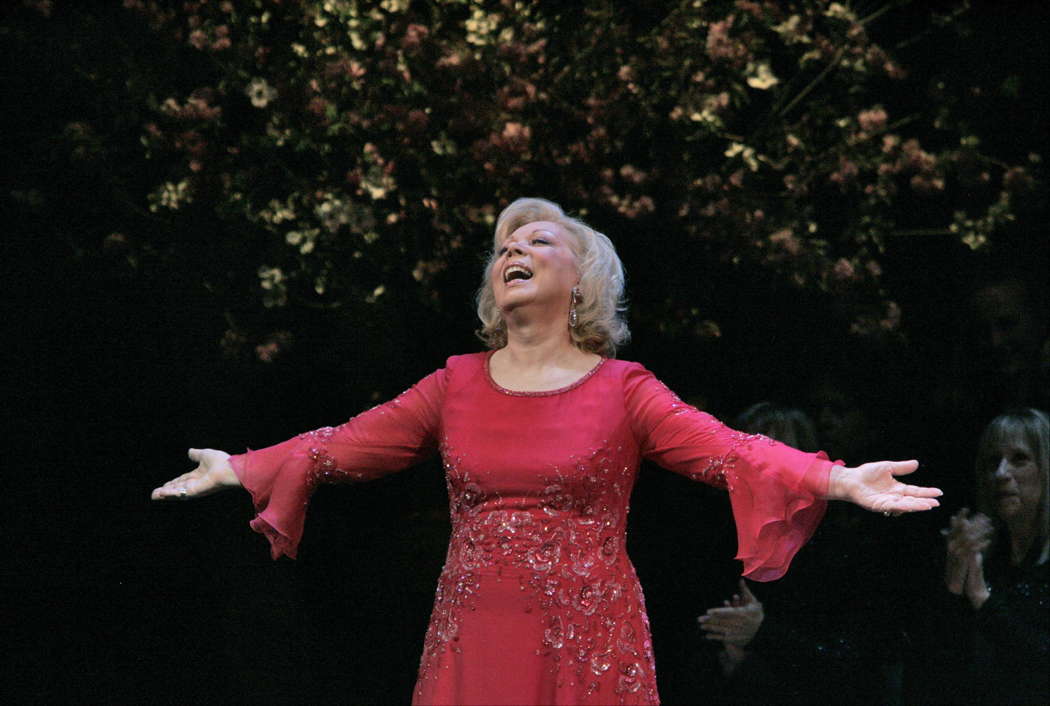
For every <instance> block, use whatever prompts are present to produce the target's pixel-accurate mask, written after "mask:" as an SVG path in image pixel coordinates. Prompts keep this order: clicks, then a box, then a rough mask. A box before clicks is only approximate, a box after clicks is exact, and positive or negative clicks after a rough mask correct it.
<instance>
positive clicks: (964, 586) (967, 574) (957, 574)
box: [941, 507, 994, 608]
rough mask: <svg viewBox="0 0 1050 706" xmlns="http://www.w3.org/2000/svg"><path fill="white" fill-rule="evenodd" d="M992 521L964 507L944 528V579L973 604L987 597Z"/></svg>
mask: <svg viewBox="0 0 1050 706" xmlns="http://www.w3.org/2000/svg"><path fill="white" fill-rule="evenodd" d="M993 533H994V527H993V526H992V521H991V520H990V519H988V517H986V516H985V515H982V514H981V513H979V512H976V513H973V514H972V515H971V514H970V510H969V509H968V508H965V507H964V508H962V509H961V510H959V511H958V512H957V513H955V514H954V515H952V518H951V520H950V521H949V523H948V527H947V528H945V529H943V530H941V534H943V535H944V537H945V540H946V545H947V547H946V548H947V553H948V556H947V561H946V563H945V569H944V583H945V586H947V588H948V590H949V591H951V592H952V593H954V594H955V595H957V596H958V595H962V594H964V593H965V594H966V597H967V598H968V599H970V603H971V604H972V605H973V607H974V608H980V607H981V606H982V605H984V602H985V601H986V600H988V595H989V592H988V585H987V584H986V583H985V580H984V551H985V550H986V549H987V548H988V546H989V545H990V544H991V542H992V535H993Z"/></svg>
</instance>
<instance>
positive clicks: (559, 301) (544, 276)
mask: <svg viewBox="0 0 1050 706" xmlns="http://www.w3.org/2000/svg"><path fill="white" fill-rule="evenodd" d="M572 238H573V236H572V235H571V234H569V233H568V232H567V231H566V230H565V229H564V228H562V227H561V226H560V225H558V224H557V223H553V222H551V221H534V222H532V223H526V224H525V225H523V226H521V227H520V228H518V229H516V230H515V231H514V232H512V233H511V234H510V235H508V236H507V237H506V239H505V240H504V241H503V242H502V243H500V244H498V245H497V249H496V261H495V263H494V264H493V266H492V272H491V275H490V277H491V279H490V283H491V285H492V291H493V294H495V297H496V306H497V307H499V309H500V310H501V311H502V312H503V313H504V314H507V313H509V312H511V311H513V310H514V309H516V308H518V307H521V306H526V305H530V304H540V305H544V306H545V307H546V308H548V309H550V310H551V311H552V312H555V313H556V312H560V311H561V310H562V309H564V310H565V311H566V312H567V311H568V309H569V297H570V293H571V292H572V288H573V287H575V286H576V285H577V284H578V283H579V280H580V275H579V272H578V271H577V269H576V254H575V253H574V252H573V249H572V245H573V240H572Z"/></svg>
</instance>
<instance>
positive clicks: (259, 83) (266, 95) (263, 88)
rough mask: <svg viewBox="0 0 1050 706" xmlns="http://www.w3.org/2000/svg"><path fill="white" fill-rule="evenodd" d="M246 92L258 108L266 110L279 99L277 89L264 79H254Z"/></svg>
mask: <svg viewBox="0 0 1050 706" xmlns="http://www.w3.org/2000/svg"><path fill="white" fill-rule="evenodd" d="M244 92H245V94H247V96H248V98H249V99H250V100H251V102H252V105H254V106H255V107H256V108H265V107H266V106H267V105H269V103H270V102H271V101H273V100H276V98H277V89H275V88H273V87H272V86H271V85H270V84H268V83H267V82H266V79H264V78H253V79H252V82H251V83H249V84H248V87H247V88H246V89H244Z"/></svg>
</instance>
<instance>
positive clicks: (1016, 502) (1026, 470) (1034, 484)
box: [992, 438, 1042, 521]
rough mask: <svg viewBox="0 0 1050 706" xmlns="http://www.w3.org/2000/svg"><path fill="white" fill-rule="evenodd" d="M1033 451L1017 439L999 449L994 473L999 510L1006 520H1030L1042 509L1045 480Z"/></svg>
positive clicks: (1010, 440) (1004, 443)
mask: <svg viewBox="0 0 1050 706" xmlns="http://www.w3.org/2000/svg"><path fill="white" fill-rule="evenodd" d="M1032 451H1033V450H1032V449H1031V448H1029V447H1028V444H1027V443H1025V442H1024V441H1023V440H1022V439H1018V438H1013V439H1008V440H1006V441H1004V442H1003V443H1002V444H1001V445H1000V447H999V464H998V466H996V467H995V468H994V469H993V470H992V473H993V474H994V478H993V483H994V485H993V488H994V493H995V495H994V497H995V507H996V510H997V511H998V512H999V516H1000V517H1002V518H1003V519H1004V520H1007V521H1009V520H1011V519H1013V518H1016V517H1019V516H1028V515H1030V514H1032V513H1034V512H1035V511H1036V510H1037V509H1038V507H1039V500H1040V498H1041V497H1042V479H1041V478H1040V477H1039V468H1038V467H1037V466H1036V463H1035V454H1034V453H1032Z"/></svg>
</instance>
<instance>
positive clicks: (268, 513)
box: [230, 368, 446, 559]
mask: <svg viewBox="0 0 1050 706" xmlns="http://www.w3.org/2000/svg"><path fill="white" fill-rule="evenodd" d="M445 386H446V370H445V369H444V368H443V369H441V370H438V371H436V372H434V373H431V374H430V375H428V376H427V377H425V378H423V379H422V380H420V381H419V382H418V383H417V384H415V385H413V386H412V387H411V388H409V389H408V390H406V391H405V392H402V393H401V394H400V395H398V396H397V397H396V398H394V399H393V400H391V401H389V402H387V403H385V404H382V405H379V406H376V407H373V408H372V409H370V410H368V411H366V412H362V413H361V414H359V415H357V416H356V417H354V418H352V419H350V420H349V421H348V422H346V423H344V424H340V425H339V426H337V427H322V428H320V429H315V430H313V431H308V432H305V433H303V434H299V435H298V436H296V437H294V438H292V439H289V440H288V441H284V442H282V443H279V444H276V445H274V446H270V447H267V448H264V449H259V450H257V451H252V450H248V451H247V452H246V453H243V454H240V455H237V456H231V457H230V465H231V466H233V470H234V472H235V473H236V474H237V478H238V479H239V480H240V482H241V485H242V486H244V488H246V489H247V490H248V492H249V493H251V496H252V501H253V504H254V506H255V512H256V513H257V514H256V516H255V518H254V519H253V520H252V521H251V523H250V526H251V528H252V529H253V530H255V531H256V532H259V533H260V534H262V535H264V536H265V537H266V538H267V539H268V540H269V542H270V554H271V555H272V556H273V558H274V559H277V558H278V557H280V556H281V555H282V554H283V555H285V556H288V557H291V558H292V559H294V558H295V556H296V552H297V550H298V547H299V541H300V540H301V539H302V536H303V526H304V522H305V519H306V507H307V505H308V503H309V501H310V496H311V495H312V494H313V492H314V490H315V489H316V487H317V485H318V484H319V483H338V482H354V481H367V480H372V479H375V478H379V477H380V476H383V475H386V474H388V473H392V472H394V471H399V470H402V469H404V468H407V467H409V466H411V465H413V464H415V463H417V462H418V461H421V460H423V459H424V458H426V457H427V456H429V455H431V454H432V453H433V452H435V451H436V449H437V441H436V440H437V439H438V438H439V431H438V429H439V426H440V421H441V406H442V403H443V401H444V396H445Z"/></svg>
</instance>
